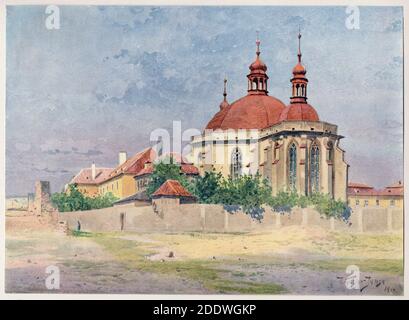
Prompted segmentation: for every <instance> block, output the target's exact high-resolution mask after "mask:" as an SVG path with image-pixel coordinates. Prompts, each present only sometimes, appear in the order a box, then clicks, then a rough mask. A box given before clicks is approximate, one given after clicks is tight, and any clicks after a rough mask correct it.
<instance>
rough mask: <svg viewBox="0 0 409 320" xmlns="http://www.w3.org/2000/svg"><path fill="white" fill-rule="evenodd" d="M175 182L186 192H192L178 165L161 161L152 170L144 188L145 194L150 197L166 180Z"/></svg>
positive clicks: (191, 187)
mask: <svg viewBox="0 0 409 320" xmlns="http://www.w3.org/2000/svg"><path fill="white" fill-rule="evenodd" d="M169 179H172V180H177V181H179V182H180V183H181V184H182V186H184V187H185V188H186V189H187V190H188V191H192V189H193V186H192V185H191V184H190V183H189V181H188V179H187V178H186V175H185V174H183V173H182V171H181V168H180V165H178V164H175V163H173V161H162V162H159V163H157V164H155V165H154V169H153V172H152V175H151V178H150V181H149V183H148V186H147V188H146V193H147V195H148V196H149V197H150V196H151V195H152V194H153V193H154V192H155V191H156V190H158V188H159V187H160V186H161V185H162V184H164V183H165V181H166V180H169Z"/></svg>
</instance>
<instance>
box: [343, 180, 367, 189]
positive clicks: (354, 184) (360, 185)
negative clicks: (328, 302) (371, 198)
mask: <svg viewBox="0 0 409 320" xmlns="http://www.w3.org/2000/svg"><path fill="white" fill-rule="evenodd" d="M348 188H364V189H373V187H372V186H369V185H367V184H365V183H357V182H349V183H348Z"/></svg>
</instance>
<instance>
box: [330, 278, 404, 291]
mask: <svg viewBox="0 0 409 320" xmlns="http://www.w3.org/2000/svg"><path fill="white" fill-rule="evenodd" d="M337 279H339V280H341V281H342V282H344V283H345V282H346V281H356V286H354V289H357V290H359V291H360V292H361V293H364V292H365V291H367V290H369V289H376V288H380V289H381V290H383V292H384V293H386V294H393V295H397V294H400V293H401V292H402V286H401V285H399V284H389V283H388V282H387V281H386V280H385V279H376V278H372V277H371V276H365V277H363V279H351V277H341V276H338V277H337ZM347 288H348V287H347Z"/></svg>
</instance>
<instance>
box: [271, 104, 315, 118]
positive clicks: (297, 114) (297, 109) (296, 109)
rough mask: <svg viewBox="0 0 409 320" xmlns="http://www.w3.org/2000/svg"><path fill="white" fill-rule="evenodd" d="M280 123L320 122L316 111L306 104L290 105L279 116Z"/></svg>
mask: <svg viewBox="0 0 409 320" xmlns="http://www.w3.org/2000/svg"><path fill="white" fill-rule="evenodd" d="M281 121H320V119H319V117H318V113H317V111H315V109H314V108H313V107H312V106H311V105H309V104H308V103H292V104H290V105H288V106H287V107H286V108H285V109H284V110H283V112H282V113H281V115H280V120H279V122H281Z"/></svg>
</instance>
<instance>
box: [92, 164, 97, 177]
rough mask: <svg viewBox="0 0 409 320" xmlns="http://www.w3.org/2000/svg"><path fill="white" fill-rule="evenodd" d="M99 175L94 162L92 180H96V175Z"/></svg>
mask: <svg viewBox="0 0 409 320" xmlns="http://www.w3.org/2000/svg"><path fill="white" fill-rule="evenodd" d="M96 176H97V169H96V168H95V163H92V165H91V177H92V180H95V177H96Z"/></svg>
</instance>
